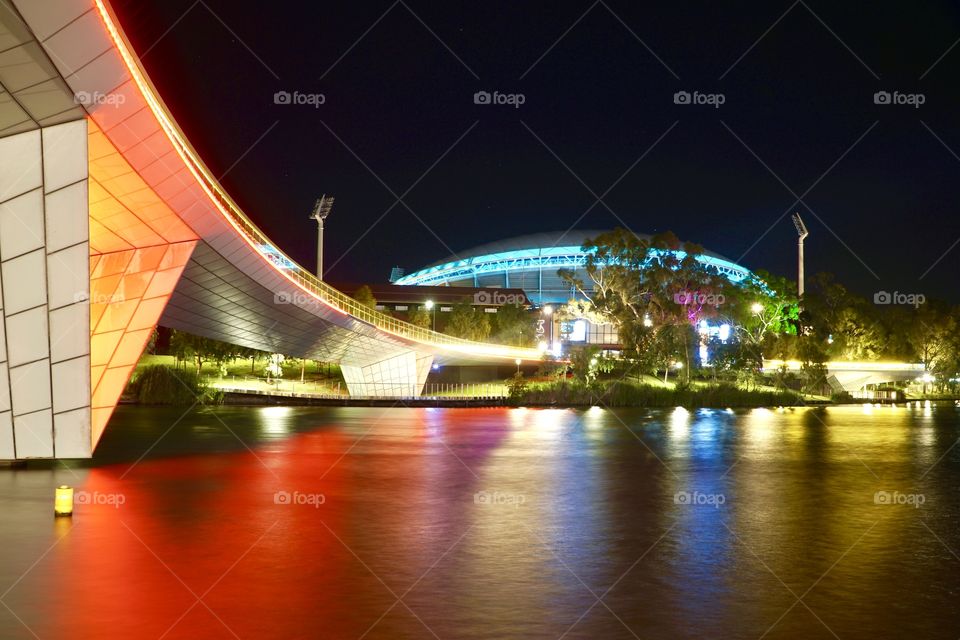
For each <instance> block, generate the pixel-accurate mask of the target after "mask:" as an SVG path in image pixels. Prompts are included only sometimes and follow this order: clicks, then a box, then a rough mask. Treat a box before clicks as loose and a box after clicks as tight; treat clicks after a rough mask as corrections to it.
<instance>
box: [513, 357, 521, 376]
mask: <svg viewBox="0 0 960 640" xmlns="http://www.w3.org/2000/svg"><path fill="white" fill-rule="evenodd" d="M514 362H516V363H517V375H520V363H521V362H522V360H520V358H517V359H516V360H514Z"/></svg>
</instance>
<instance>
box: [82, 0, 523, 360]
mask: <svg viewBox="0 0 960 640" xmlns="http://www.w3.org/2000/svg"><path fill="white" fill-rule="evenodd" d="M96 4H97V7H98V8H99V10H100V14H101V17H102V19H103V21H104V24H105V26H106V27H107V31H108V32H109V33H110V36H111V38H112V39H113V41H114V45H115V46H116V47H117V50H118V52H119V53H120V56H121V58H123V61H124V64H125V65H126V67H127V70H128V71H129V73H130V75H131V77H132V79H133V80H134V82H135V83H136V84H137V87H138V88H139V89H140V93H141V95H142V96H143V98H144V100H145V102H146V103H147V105H148V106H149V107H150V110H151V111H152V112H153V115H154V117H155V118H156V119H157V122H158V123H159V124H160V127H161V128H162V129H163V130H164V132H165V133H166V135H167V138H168V139H169V140H170V142H171V144H173V146H174V148H175V149H176V150H177V152H178V155H180V157H181V159H182V160H183V161H184V163H185V164H186V165H187V167H188V168H189V169H190V171H191V173H192V174H193V175H194V177H195V178H196V179H197V181H198V183H199V184H200V185H201V187H202V188H203V190H204V191H205V192H206V193H207V195H208V196H209V197H210V199H211V200H212V201H213V202H214V204H215V205H216V207H217V209H218V210H219V211H220V212H221V214H222V215H223V216H224V218H225V219H226V220H227V221H228V222H229V223H230V225H231V226H233V227H234V229H236V230H237V231H238V232H239V233H240V234H241V235H242V236H243V237H244V238H245V239H246V240H247V241H248V242H249V243H250V244H251V246H252V248H253V249H254V250H255V251H256V252H257V253H258V254H259V255H260V256H261V257H262V258H263V259H264V260H265V261H267V262H270V263H271V264H272V266H273V267H274V268H275V269H277V270H278V271H279V272H280V273H281V274H283V275H284V276H286V277H287V279H288V280H290V281H291V282H293V283H294V284H296V285H298V286H300V287H301V288H303V289H304V290H306V291H307V292H309V293H310V294H312V295H314V296H316V297H317V298H319V299H320V300H322V301H323V302H324V303H326V304H328V305H330V306H331V307H333V308H335V309H337V310H339V311H342V312H343V313H346V314H349V315H351V316H353V317H355V318H358V319H360V320H362V321H364V322H367V323H369V324H371V325H373V326H374V327H376V328H377V329H380V330H382V331H385V332H387V333H391V334H394V335H396V336H399V337H402V338H406V339H408V340H413V341H416V342H423V343H428V344H433V345H438V346H449V347H454V348H458V349H457V350H459V351H463V352H468V353H480V354H486V355H491V356H495V357H504V358H514V357H516V358H523V359H524V360H535V359H538V358H539V353H538V352H537V351H536V350H535V349H523V348H518V347H508V346H504V345H494V344H489V343H482V342H473V341H471V340H464V339H461V338H454V337H453V336H448V335H445V334H442V333H437V332H435V331H431V330H430V329H425V328H423V327H418V326H416V325H414V324H410V323H409V322H403V321H401V320H397V319H396V318H392V317H390V316H388V315H386V314H384V313H380V312H378V311H376V310H375V309H371V308H369V307H367V306H366V305H363V304H361V303H359V302H357V301H356V300H354V299H353V298H351V297H350V296H348V295H346V294H344V293H342V292H340V291H338V290H336V289H334V288H333V287H331V286H330V285H328V284H327V283H325V282H323V281H321V280H320V279H319V278H317V277H316V276H315V275H314V274H312V273H310V272H309V271H307V270H306V269H304V268H303V267H301V266H300V265H299V264H297V263H296V262H294V261H293V260H291V259H290V257H289V256H287V255H286V254H285V253H283V252H282V251H280V250H279V249H278V248H276V247H275V246H274V245H273V243H272V242H271V241H270V239H269V238H268V237H267V236H266V234H264V233H263V232H262V231H261V230H260V229H259V228H258V227H257V225H255V224H254V223H253V222H252V221H251V220H250V218H248V217H247V215H246V214H245V213H244V212H243V211H242V210H241V209H240V207H239V206H238V205H237V203H236V202H234V201H233V199H232V198H231V197H230V196H229V195H228V194H227V193H226V191H224V189H223V188H222V187H221V186H220V183H219V182H218V181H217V180H216V179H215V178H214V177H213V174H211V173H210V170H209V169H207V167H206V165H205V164H204V163H203V161H202V160H201V159H200V156H199V154H198V153H197V152H196V150H195V149H194V148H193V147H192V146H191V145H190V143H189V142H188V141H187V139H186V136H184V134H183V132H182V131H181V130H180V127H179V125H178V124H177V123H176V120H174V118H173V116H172V115H171V114H170V111H169V109H167V106H166V105H165V104H164V102H163V100H162V99H161V97H160V95H159V93H158V92H157V90H156V88H155V87H154V86H153V83H152V82H151V81H150V78H149V76H148V75H147V72H146V71H145V70H144V68H143V65H142V64H141V63H140V60H139V58H137V56H136V54H135V53H134V52H133V47H132V46H130V43H129V41H128V40H127V38H126V36H125V35H124V33H123V31H122V30H121V28H120V26H119V24H118V22H117V19H116V16H115V15H114V14H113V12H112V11H111V10H109V9H108V8H107V5H106V4H105V3H104V1H103V0H96ZM263 247H269V248H270V251H269V252H267V251H265V250H264V248H263Z"/></svg>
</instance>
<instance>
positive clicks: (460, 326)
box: [443, 301, 490, 341]
mask: <svg viewBox="0 0 960 640" xmlns="http://www.w3.org/2000/svg"><path fill="white" fill-rule="evenodd" d="M443 332H444V333H446V334H448V335H451V336H454V337H456V338H464V339H465V340H476V341H482V340H486V339H487V337H488V336H489V335H490V320H489V319H488V318H487V314H486V313H484V312H483V311H481V310H479V309H476V308H474V306H473V305H471V304H470V303H469V302H466V301H463V302H458V303H457V304H455V305H453V309H452V310H451V311H450V317H449V318H448V319H447V325H446V326H445V327H444V329H443Z"/></svg>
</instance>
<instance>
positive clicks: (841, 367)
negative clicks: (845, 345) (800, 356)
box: [763, 360, 926, 393]
mask: <svg viewBox="0 0 960 640" xmlns="http://www.w3.org/2000/svg"><path fill="white" fill-rule="evenodd" d="M826 364H827V382H828V383H829V384H830V387H831V388H832V389H833V390H834V391H847V392H851V393H852V392H855V391H862V390H864V389H866V388H867V386H869V385H878V384H887V383H893V382H913V381H915V380H917V379H918V378H920V376H922V375H923V374H924V373H926V369H925V367H924V366H923V364H921V363H912V362H869V361H864V362H843V361H830V362H827V363H826ZM784 366H785V367H786V368H787V370H788V371H793V372H797V371H800V370H801V369H802V366H803V363H801V362H798V361H796V360H786V361H784V360H764V361H763V370H764V371H765V372H773V371H776V370H777V369H780V368H781V367H784Z"/></svg>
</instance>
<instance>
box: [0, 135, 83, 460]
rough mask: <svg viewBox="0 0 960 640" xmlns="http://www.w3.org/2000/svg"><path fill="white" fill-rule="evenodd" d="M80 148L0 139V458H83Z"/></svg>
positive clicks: (64, 139)
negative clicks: (0, 311) (0, 319)
mask: <svg viewBox="0 0 960 640" xmlns="http://www.w3.org/2000/svg"><path fill="white" fill-rule="evenodd" d="M86 141H87V125H86V121H85V120H76V121H71V122H67V123H64V124H59V125H54V126H50V127H45V128H42V129H39V130H34V131H28V132H25V133H19V134H15V135H11V136H8V137H6V138H0V310H2V314H0V315H2V322H0V340H2V345H0V459H26V458H50V457H57V458H70V457H89V456H90V453H91V446H90V309H89V302H88V298H89V289H90V281H89V276H88V274H89V259H90V257H89V255H90V253H89V252H90V249H89V231H88V227H89V222H88V217H89V209H88V205H87V146H86Z"/></svg>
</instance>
